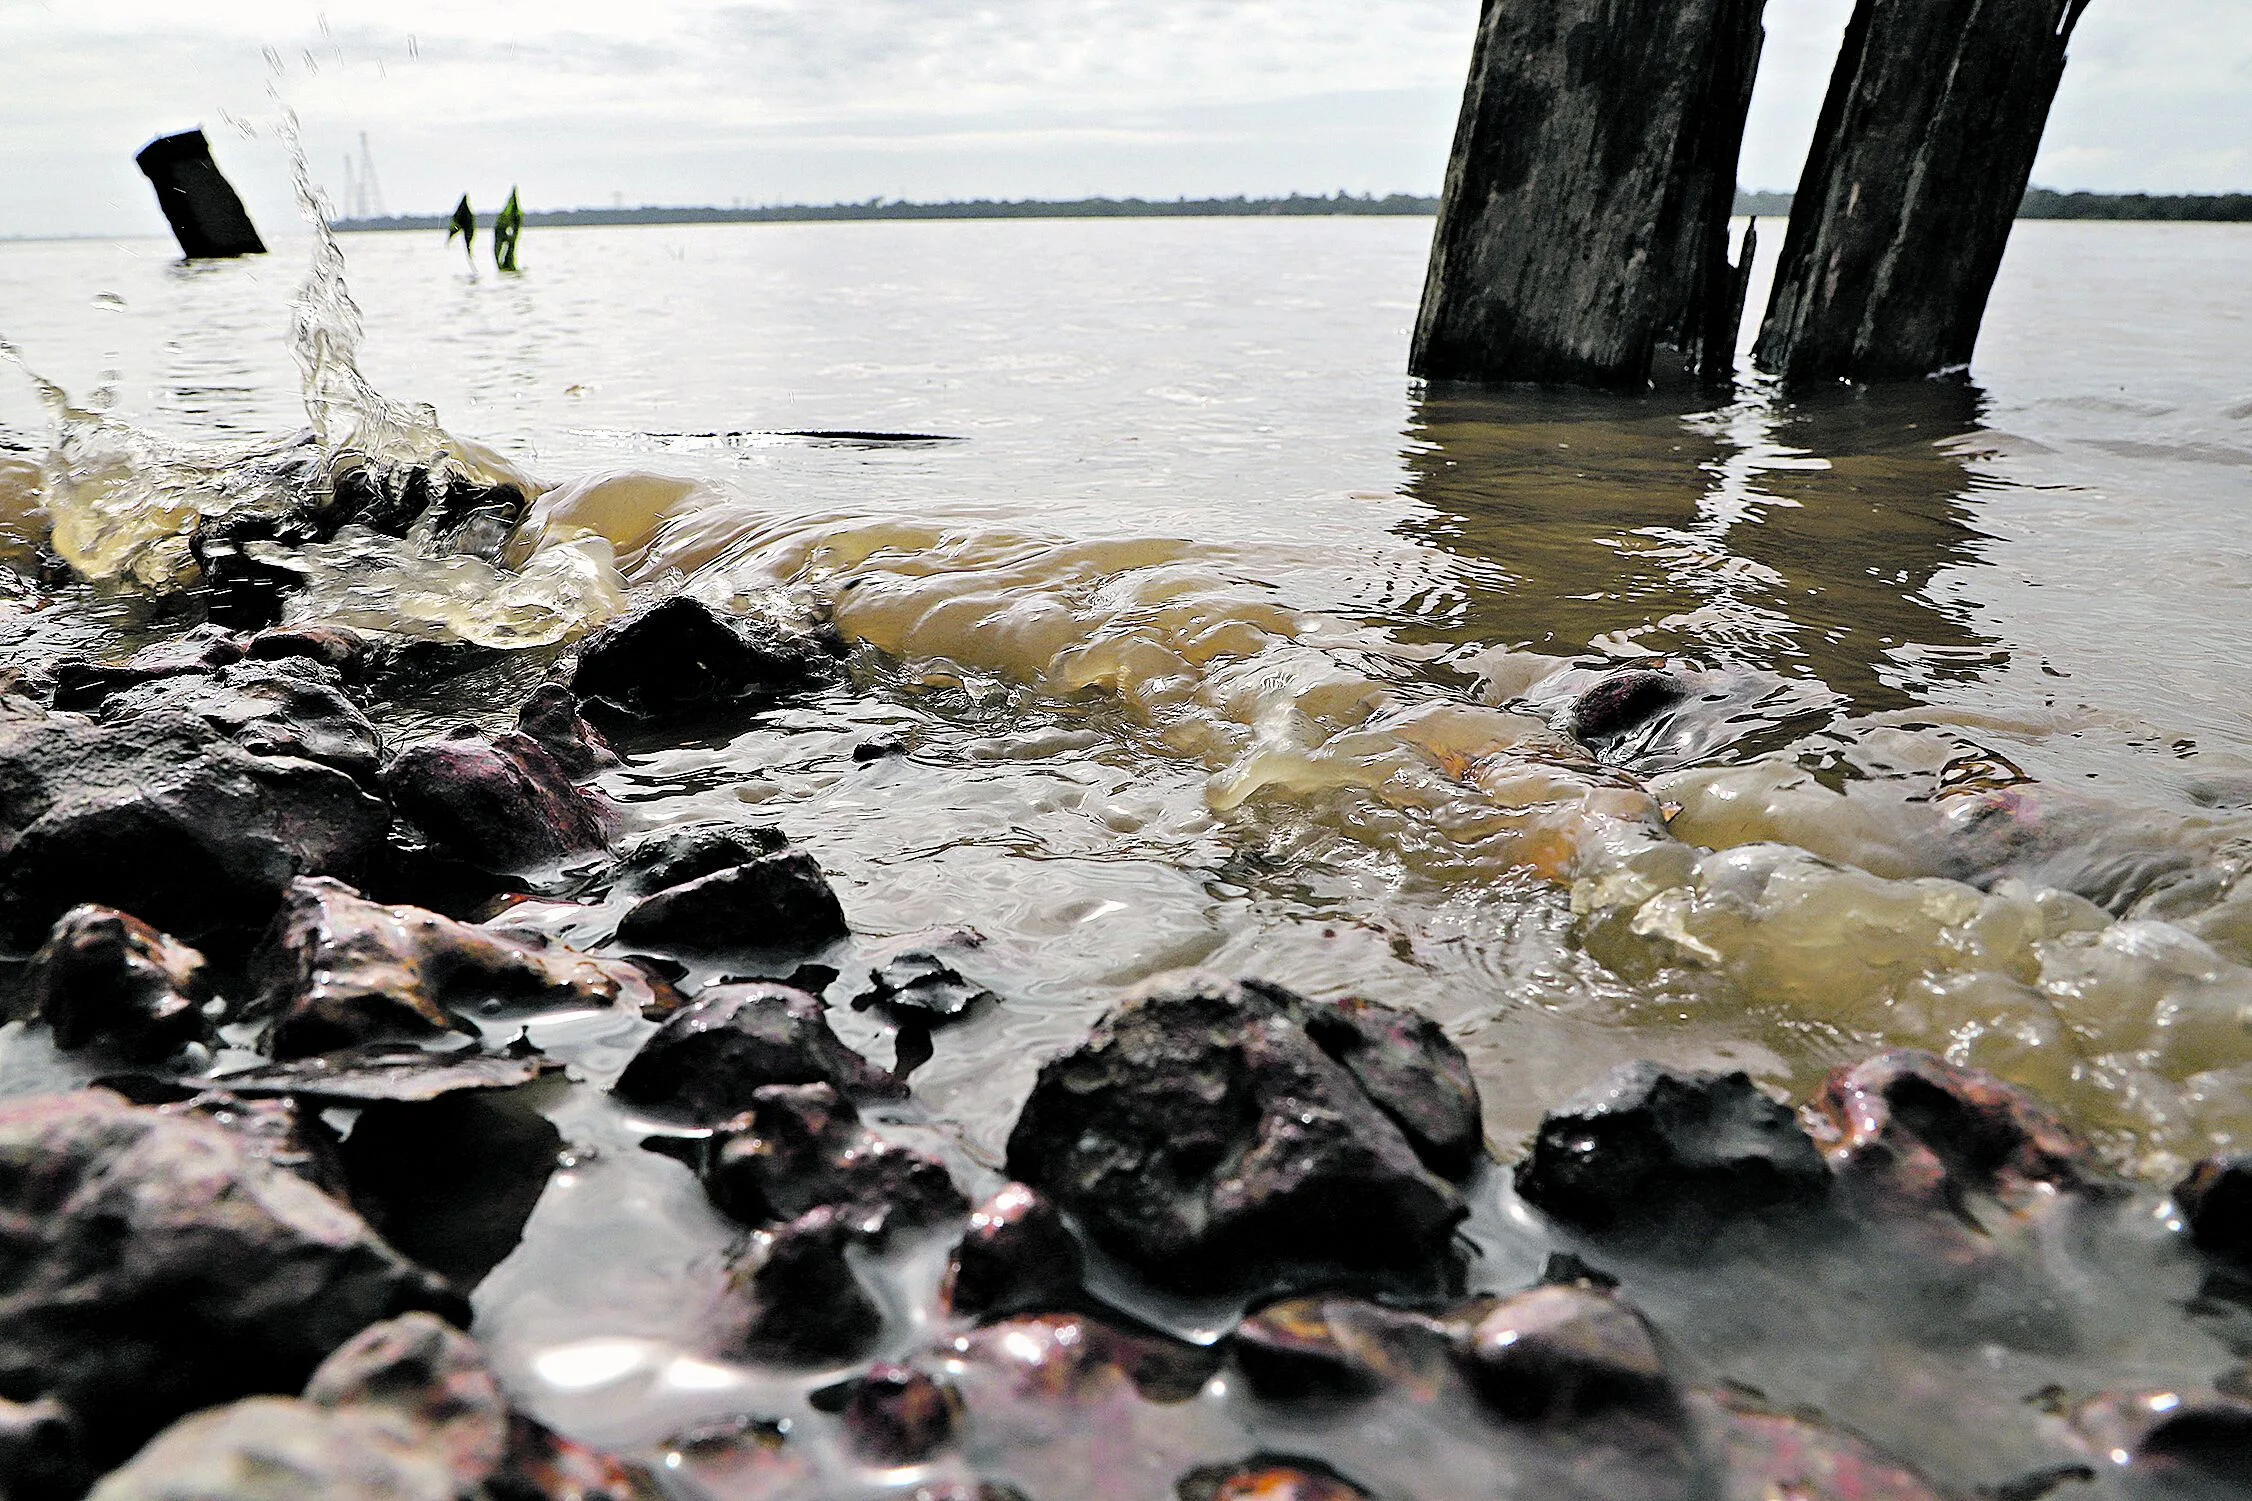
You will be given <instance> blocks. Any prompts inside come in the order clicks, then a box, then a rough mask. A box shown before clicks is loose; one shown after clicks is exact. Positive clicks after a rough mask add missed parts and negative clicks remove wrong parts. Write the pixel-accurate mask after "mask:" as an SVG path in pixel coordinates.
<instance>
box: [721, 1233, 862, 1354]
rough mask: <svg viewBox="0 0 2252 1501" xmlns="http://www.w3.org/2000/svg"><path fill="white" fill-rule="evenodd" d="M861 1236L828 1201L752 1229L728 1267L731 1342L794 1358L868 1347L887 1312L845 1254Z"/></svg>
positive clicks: (742, 1349) (740, 1348)
mask: <svg viewBox="0 0 2252 1501" xmlns="http://www.w3.org/2000/svg"><path fill="white" fill-rule="evenodd" d="M858 1239H859V1230H858V1228H857V1227H855V1226H854V1225H853V1224H852V1223H851V1222H850V1221H849V1219H848V1218H847V1217H846V1216H845V1215H843V1214H841V1213H839V1212H838V1211H837V1210H835V1209H832V1208H830V1207H828V1206H826V1205H824V1206H822V1207H821V1208H818V1209H813V1210H808V1211H807V1212H806V1213H804V1214H802V1215H800V1216H798V1217H797V1218H796V1219H794V1220H791V1221H790V1222H789V1223H788V1224H785V1225H782V1226H780V1227H778V1228H776V1229H774V1230H771V1231H763V1232H761V1233H760V1234H758V1235H755V1236H753V1237H752V1238H751V1242H750V1244H749V1245H748V1246H747V1247H746V1249H745V1251H744V1253H743V1255H742V1256H741V1258H740V1259H739V1260H738V1261H737V1262H736V1263H735V1264H734V1265H733V1266H732V1267H731V1268H730V1270H729V1275H728V1282H729V1292H730V1307H729V1308H728V1309H727V1311H726V1315H725V1319H726V1324H727V1328H726V1331H725V1335H726V1339H725V1343H726V1345H727V1347H728V1348H730V1349H731V1350H733V1351H735V1352H737V1353H740V1354H743V1355H747V1356H749V1357H750V1358H751V1359H754V1360H774V1361H788V1362H793V1363H807V1362H811V1363H825V1362H831V1361H841V1360H850V1359H852V1358H854V1357H855V1356H858V1355H861V1354H863V1353H865V1351H866V1350H867V1348H868V1346H869V1345H870V1344H871V1343H872V1342H873V1341H874V1340H875V1337H876V1335H877V1333H878V1332H879V1331H880V1330H881V1329H882V1327H883V1315H882V1314H881V1313H880V1312H878V1311H877V1308H876V1305H875V1302H874V1300H872V1299H871V1298H870V1297H869V1296H868V1290H867V1289H866V1288H864V1287H862V1286H861V1285H860V1279H859V1278H858V1277H857V1276H855V1275H854V1274H853V1270H852V1265H851V1263H850V1262H848V1261H847V1260H846V1259H845V1248H846V1247H848V1246H850V1245H852V1244H853V1243H854V1242H855V1241H856V1240H858Z"/></svg>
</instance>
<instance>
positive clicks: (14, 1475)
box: [0, 1398, 94, 1501]
mask: <svg viewBox="0 0 2252 1501" xmlns="http://www.w3.org/2000/svg"><path fill="white" fill-rule="evenodd" d="M93 1479H94V1472H93V1471H92V1470H90V1469H89V1468H87V1465H86V1461H85V1460H84V1459H83V1458H81V1457H80V1455H79V1445H78V1424H77V1422H76V1421H75V1420H74V1419H73V1418H72V1417H71V1415H70V1411H69V1409H67V1408H65V1407H64V1406H63V1405H62V1404H61V1403H60V1402H56V1401H54V1400H52V1399H47V1400H43V1401H38V1402H10V1401H8V1400H6V1399H5V1398H0V1496H4V1497H6V1498H7V1501H72V1498H74V1497H76V1496H79V1495H82V1494H83V1493H84V1492H85V1490H86V1487H87V1486H88V1485H89V1484H91V1483H92V1482H93Z"/></svg>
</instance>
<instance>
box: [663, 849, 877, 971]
mask: <svg viewBox="0 0 2252 1501" xmlns="http://www.w3.org/2000/svg"><path fill="white" fill-rule="evenodd" d="M851 932H852V930H851V928H850V927H848V926H847V925H846V923H845V915H844V907H843V906H842V905H841V904H840V903H839V902H838V901H837V893H836V891H835V889H834V888H832V887H831V886H830V885H829V880H828V877H826V876H824V875H822V874H821V867H820V866H818V865H816V864H815V863H814V861H813V857H812V856H811V855H808V854H807V853H805V852H804V851H803V850H785V851H784V852H782V853H781V854H778V855H762V856H760V857H759V858H758V859H756V860H752V861H750V862H749V863H747V864H743V865H734V866H729V867H728V868H727V869H725V870H718V871H714V872H713V873H712V874H710V875H708V876H698V877H696V878H695V879H694V880H691V881H683V882H682V883H681V884H679V885H677V886H668V887H666V888H665V889H664V890H662V891H659V892H658V893H656V894H655V895H654V896H648V897H644V898H642V899H641V900H640V901H638V902H636V903H635V904H634V905H633V906H632V907H631V908H629V909H627V912H626V915H625V917H624V918H623V919H621V920H620V921H619V923H618V941H619V942H620V943H631V944H637V945H643V944H645V945H648V946H651V947H654V948H661V949H670V950H672V951H673V952H675V953H682V954H699V953H700V954H757V955H765V956H771V957H776V958H783V959H787V958H790V957H793V956H797V955H804V954H817V953H819V952H820V951H821V950H823V949H825V948H827V947H828V946H829V945H830V944H832V943H835V942H837V941H838V940H840V939H843V938H846V937H849V936H850V934H851Z"/></svg>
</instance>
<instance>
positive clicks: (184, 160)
mask: <svg viewBox="0 0 2252 1501" xmlns="http://www.w3.org/2000/svg"><path fill="white" fill-rule="evenodd" d="M133 163H134V165H135V166H137V167H139V168H140V169H141V175H142V176H144V177H146V178H148V180H149V184H150V186H152V187H154V188H155V189H156V206H157V207H158V208H160V209H162V210H164V217H165V220H166V222H167V223H169V224H170V225H171V226H172V237H173V238H174V239H176V240H178V241H179V242H180V254H182V255H184V256H186V257H187V258H188V259H189V260H192V261H197V260H220V259H225V258H227V257H230V256H237V255H264V254H265V253H266V242H265V241H263V240H261V239H259V238H258V230H257V228H256V227H255V226H254V225H252V224H251V222H250V214H249V212H248V211H247V210H245V209H244V208H243V206H242V199H241V198H239V197H237V196H236V195H235V190H234V188H233V187H231V186H230V185H229V184H228V182H227V179H226V178H224V177H222V176H221V175H220V174H219V165H218V163H216V162H214V161H213V160H212V159H211V143H210V142H209V141H207V140H205V139H204V138H203V132H202V131H201V130H183V131H181V132H180V133H179V134H178V135H169V136H159V137H157V138H156V139H155V140H153V141H151V142H149V143H148V144H147V145H146V146H143V147H142V148H141V150H140V154H139V155H137V156H135V157H134V158H133Z"/></svg>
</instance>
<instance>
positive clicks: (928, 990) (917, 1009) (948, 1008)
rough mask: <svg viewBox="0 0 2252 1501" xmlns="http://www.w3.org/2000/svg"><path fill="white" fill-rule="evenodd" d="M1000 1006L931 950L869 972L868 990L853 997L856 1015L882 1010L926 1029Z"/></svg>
mask: <svg viewBox="0 0 2252 1501" xmlns="http://www.w3.org/2000/svg"><path fill="white" fill-rule="evenodd" d="M997 1004H999V998H998V997H997V996H995V995H994V994H993V992H992V991H990V990H987V989H986V988H985V987H984V986H982V985H979V984H977V983H976V982H975V981H972V980H965V979H963V978H962V973H961V971H960V970H957V969H955V968H954V967H953V966H952V965H950V964H947V963H945V962H943V961H942V960H940V959H939V957H938V956H937V955H936V954H933V953H932V952H931V951H930V950H928V949H906V950H903V951H902V952H900V953H897V954H894V955H892V956H891V958H889V959H887V960H885V961H884V962H883V963H882V964H881V965H879V966H878V967H877V968H875V969H872V970H870V971H869V972H868V988H867V989H866V990H864V991H862V992H861V993H860V994H859V995H857V996H855V997H853V1001H852V1006H853V1009H854V1010H855V1011H865V1010H867V1009H868V1008H869V1007H871V1006H874V1007H879V1008H881V1009H882V1010H884V1011H886V1012H889V1013H891V1014H892V1015H893V1016H895V1017H899V1018H902V1019H906V1018H912V1019H914V1020H917V1021H920V1022H922V1023H923V1024H924V1025H926V1026H936V1025H938V1024H940V1023H943V1022H950V1021H959V1020H960V1019H961V1018H963V1017H965V1016H967V1015H969V1013H970V1012H971V1011H973V1010H976V1009H978V1008H980V1007H987V1006H993V1005H997Z"/></svg>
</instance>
